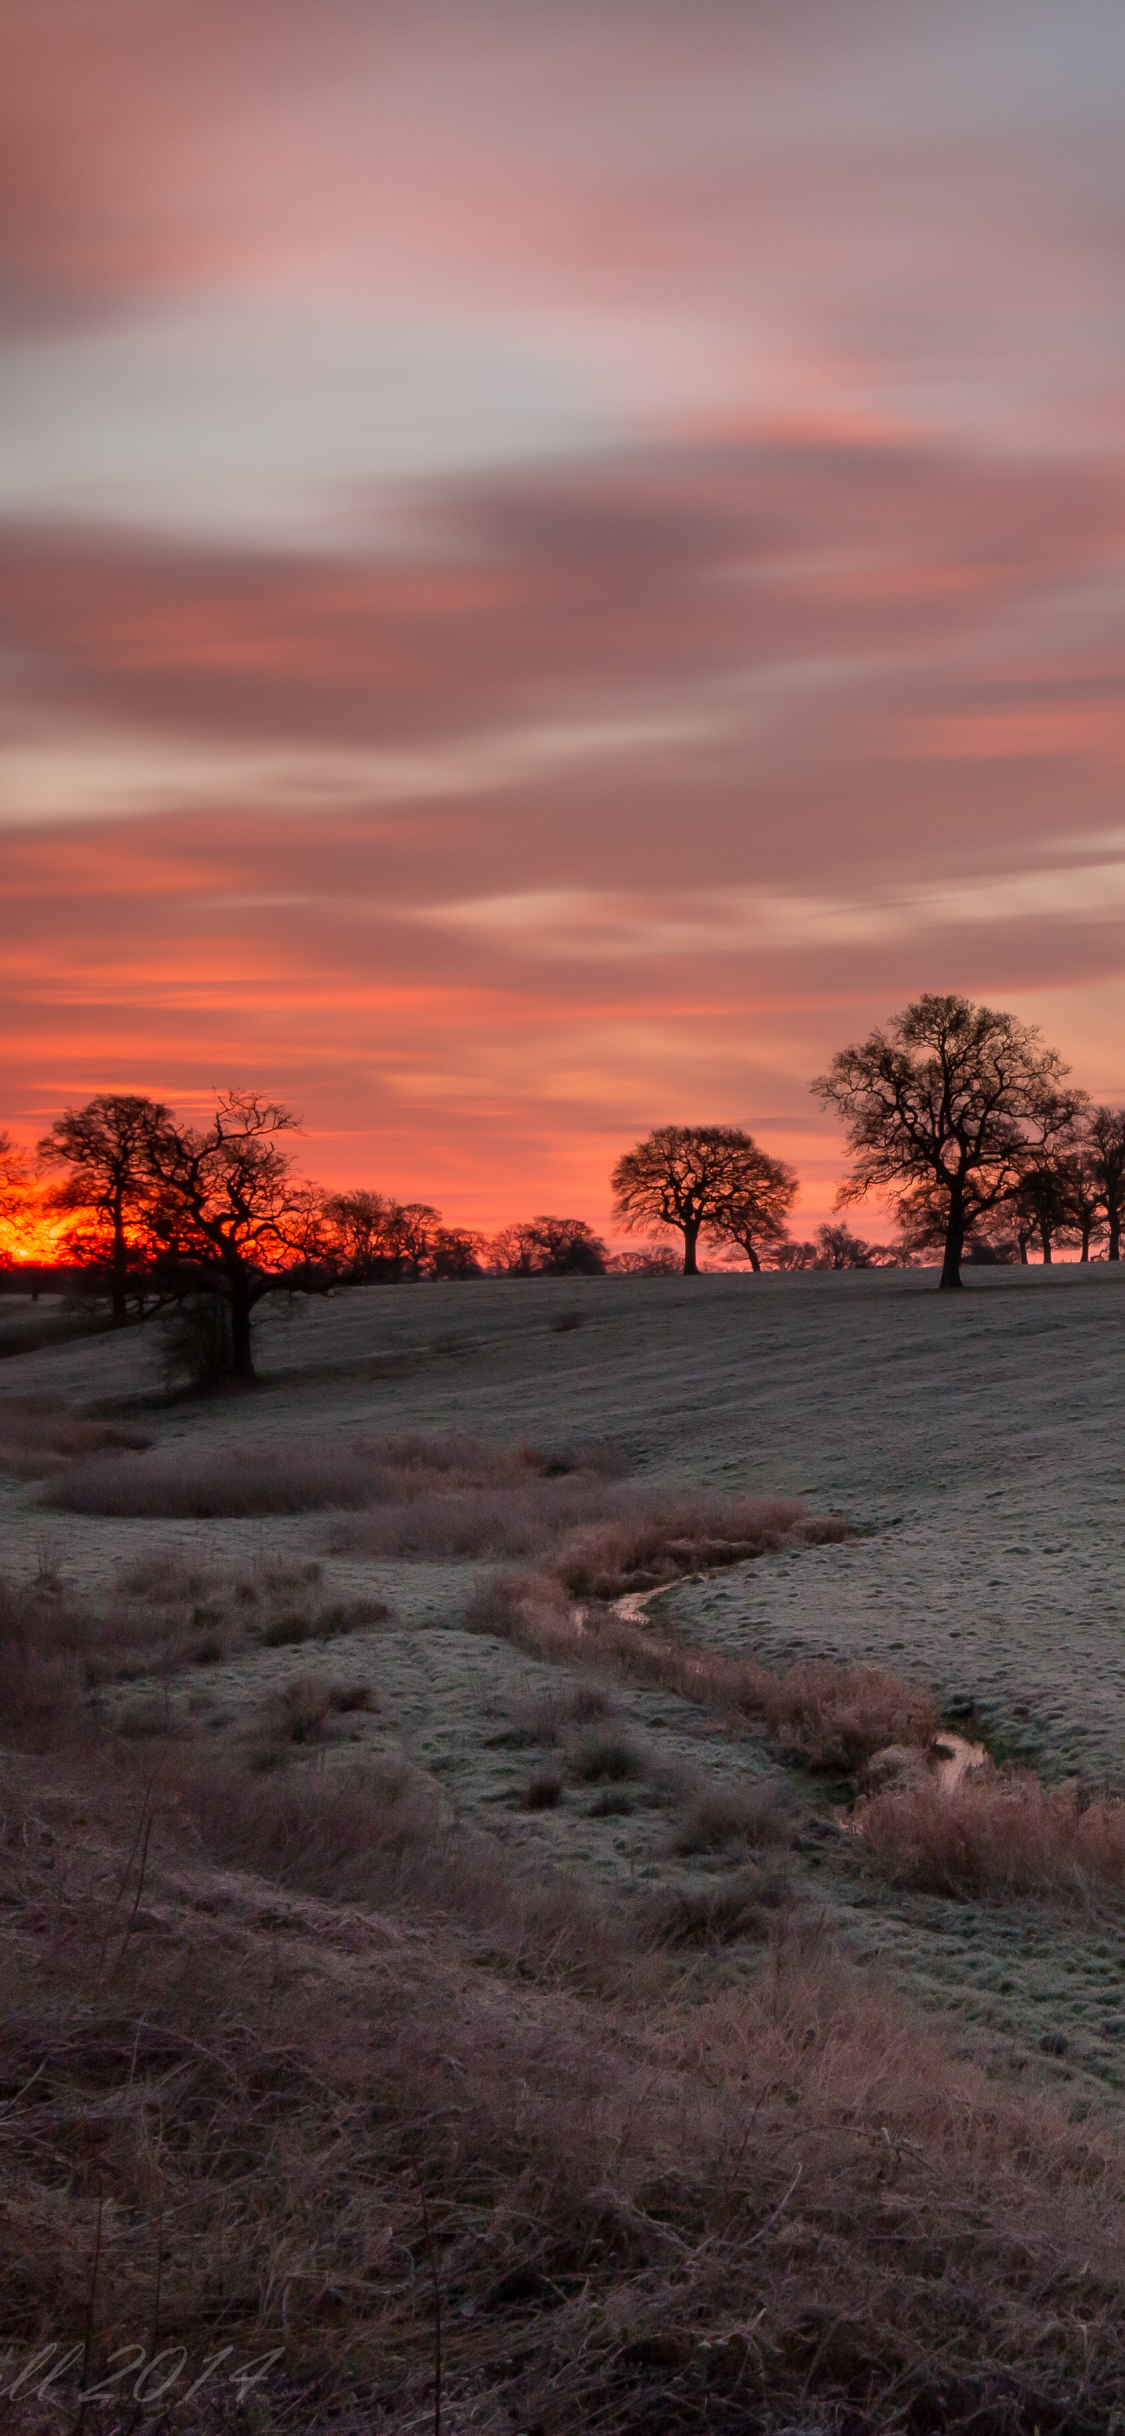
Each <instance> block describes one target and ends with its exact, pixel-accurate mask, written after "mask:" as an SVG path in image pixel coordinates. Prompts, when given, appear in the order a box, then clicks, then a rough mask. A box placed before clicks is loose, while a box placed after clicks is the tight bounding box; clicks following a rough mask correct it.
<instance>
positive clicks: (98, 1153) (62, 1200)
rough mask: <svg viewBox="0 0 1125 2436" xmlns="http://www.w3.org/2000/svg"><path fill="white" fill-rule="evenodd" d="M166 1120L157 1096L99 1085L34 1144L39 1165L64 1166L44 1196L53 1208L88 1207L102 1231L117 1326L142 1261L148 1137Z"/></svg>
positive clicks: (125, 1312)
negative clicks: (54, 1185)
mask: <svg viewBox="0 0 1125 2436" xmlns="http://www.w3.org/2000/svg"><path fill="white" fill-rule="evenodd" d="M167 1122H168V1111H167V1109H166V1108H165V1106H164V1105H163V1102H162V1101H160V1100H152V1099H148V1098H145V1097H144V1096H143V1095H141V1094H138V1093H134V1092H123V1091H102V1092H99V1093H98V1094H97V1096H96V1098H94V1099H92V1100H87V1102H86V1105H85V1107H84V1108H67V1109H65V1110H64V1112H63V1114H62V1116H61V1117H56V1119H55V1122H54V1124H53V1125H52V1127H51V1129H50V1132H49V1133H45V1134H44V1136H43V1139H42V1141H41V1142H40V1144H39V1151H38V1156H39V1158H40V1160H41V1162H42V1164H43V1166H44V1167H47V1168H56V1169H62V1170H64V1171H65V1181H64V1182H63V1183H62V1184H60V1185H59V1186H58V1188H57V1190H56V1191H55V1192H54V1194H53V1195H52V1201H53V1205H54V1207H55V1208H56V1209H60V1210H75V1211H77V1210H89V1211H91V1212H92V1214H93V1216H94V1217H95V1219H97V1220H98V1221H99V1222H100V1224H101V1226H102V1227H104V1228H105V1229H106V1230H107V1231H108V1233H109V1237H110V1253H109V1264H108V1265H109V1278H110V1298H111V1303H112V1314H113V1325H114V1327H115V1328H123V1327H124V1326H125V1323H126V1321H127V1319H128V1316H129V1287H130V1283H131V1282H133V1281H134V1280H135V1277H136V1272H137V1268H138V1255H139V1257H140V1263H141V1266H142V1270H143V1266H144V1264H145V1262H146V1260H147V1248H148V1247H147V1242H146V1241H145V1228H146V1218H147V1212H148V1207H149V1203H150V1202H151V1199H152V1178H151V1175H150V1173H149V1169H148V1165H147V1152H148V1144H149V1141H150V1139H151V1137H152V1135H153V1132H154V1130H156V1131H159V1129H160V1127H161V1126H162V1125H165V1124H167ZM138 1236H140V1237H141V1242H140V1243H139V1244H138V1240H137V1239H138Z"/></svg>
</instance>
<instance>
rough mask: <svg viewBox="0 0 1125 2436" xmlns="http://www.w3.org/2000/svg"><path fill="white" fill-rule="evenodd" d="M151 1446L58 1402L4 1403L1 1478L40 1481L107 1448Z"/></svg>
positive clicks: (26, 1399) (20, 1399)
mask: <svg viewBox="0 0 1125 2436" xmlns="http://www.w3.org/2000/svg"><path fill="white" fill-rule="evenodd" d="M148 1443H149V1441H148V1439H147V1438H142V1437H139V1436H138V1435H137V1434H136V1432H135V1431H131V1430H124V1429H115V1428H113V1427H112V1426H111V1424H110V1423H109V1422H106V1421H98V1420H92V1419H91V1418H90V1417H89V1416H88V1415H87V1414H85V1413H74V1412H71V1411H69V1410H68V1408H67V1406H66V1405H65V1404H64V1403H63V1402H62V1400H61V1398H59V1397H54V1396H3V1397H0V1473H5V1472H6V1473H7V1474H8V1476H9V1477H10V1478H11V1477H13V1476H14V1478H15V1479H17V1480H42V1479H43V1478H44V1477H45V1476H46V1475H47V1474H49V1473H51V1472H54V1471H57V1470H58V1468H59V1466H60V1465H61V1464H68V1463H71V1462H73V1460H74V1458H75V1457H77V1456H89V1455H92V1454H94V1453H95V1452H96V1451H98V1450H99V1449H105V1448H109V1447H113V1448H119V1449H123V1448H126V1447H129V1448H133V1449H137V1450H139V1449H141V1448H144V1447H147V1445H148Z"/></svg>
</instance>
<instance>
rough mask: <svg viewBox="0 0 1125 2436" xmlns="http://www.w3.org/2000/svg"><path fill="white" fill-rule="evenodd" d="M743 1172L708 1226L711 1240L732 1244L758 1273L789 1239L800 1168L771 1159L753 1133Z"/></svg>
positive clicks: (744, 1155) (749, 1140)
mask: <svg viewBox="0 0 1125 2436" xmlns="http://www.w3.org/2000/svg"><path fill="white" fill-rule="evenodd" d="M743 1138H744V1140H745V1142H746V1145H747V1148H746V1151H745V1153H744V1154H743V1156H742V1158H741V1160H740V1162H739V1167H740V1173H739V1176H738V1179H737V1181H736V1183H735V1184H734V1186H733V1188H732V1190H731V1192H730V1194H729V1196H728V1197H727V1198H726V1199H724V1200H723V1201H722V1202H721V1203H720V1204H719V1207H718V1210H717V1212H716V1215H715V1217H714V1218H712V1219H709V1220H708V1221H707V1222H706V1224H705V1226H704V1230H703V1231H704V1235H705V1237H706V1239H707V1241H708V1242H709V1243H712V1244H715V1245H723V1244H729V1245H731V1246H734V1247H736V1248H737V1249H738V1251H740V1252H742V1253H744V1254H745V1257H746V1259H747V1260H748V1261H749V1263H750V1266H751V1268H752V1269H753V1270H754V1272H755V1274H757V1272H758V1271H759V1270H760V1268H761V1266H762V1255H763V1253H765V1254H767V1255H768V1254H769V1253H770V1252H772V1251H773V1250H774V1249H775V1247H776V1245H778V1244H779V1243H784V1242H785V1240H786V1233H785V1227H786V1220H787V1218H788V1216H789V1212H790V1210H791V1209H792V1207H793V1203H794V1202H795V1200H796V1198H797V1192H798V1180H797V1174H796V1170H795V1169H794V1168H792V1167H787V1166H786V1163H785V1161H784V1159H771V1157H770V1155H769V1152H768V1151H765V1150H760V1149H759V1148H758V1145H757V1143H756V1142H754V1141H752V1139H751V1137H750V1135H749V1134H747V1135H745V1136H744V1137H743Z"/></svg>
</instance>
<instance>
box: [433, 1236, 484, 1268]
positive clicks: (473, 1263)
mask: <svg viewBox="0 0 1125 2436" xmlns="http://www.w3.org/2000/svg"><path fill="white" fill-rule="evenodd" d="M487 1253H488V1238H487V1236H486V1235H475V1234H474V1233H473V1232H472V1230H471V1229H470V1228H467V1227H450V1226H439V1227H438V1229H437V1232H436V1234H435V1235H434V1237H433V1239H432V1241H431V1244H430V1275H431V1277H439V1278H440V1277H448V1278H453V1277H483V1275H484V1262H485V1258H486V1256H487Z"/></svg>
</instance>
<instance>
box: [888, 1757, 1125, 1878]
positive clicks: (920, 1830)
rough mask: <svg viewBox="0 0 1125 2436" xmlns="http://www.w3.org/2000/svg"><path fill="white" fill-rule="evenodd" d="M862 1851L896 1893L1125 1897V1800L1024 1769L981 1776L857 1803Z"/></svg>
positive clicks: (979, 1773)
mask: <svg viewBox="0 0 1125 2436" xmlns="http://www.w3.org/2000/svg"><path fill="white" fill-rule="evenodd" d="M855 1821H856V1825H857V1827H858V1828H859V1829H860V1830H861V1832H862V1837H863V1848H864V1850H865V1851H866V1852H867V1853H868V1854H869V1855H870V1857H871V1859H872V1861H873V1862H874V1863H875V1865H876V1867H877V1868H878V1869H879V1870H880V1871H881V1872H882V1874H883V1875H884V1876H886V1877H888V1878H890V1879H891V1880H892V1881H893V1883H894V1884H895V1885H896V1886H910V1887H918V1888H921V1889H923V1890H924V1891H925V1892H926V1893H928V1894H938V1895H953V1896H975V1895H985V1896H996V1897H1003V1896H1005V1895H1053V1896H1066V1897H1068V1898H1070V1899H1075V1898H1077V1899H1078V1900H1079V1901H1080V1902H1082V1901H1085V1900H1087V1899H1088V1898H1090V1897H1091V1896H1093V1895H1097V1896H1099V1897H1103V1896H1107V1895H1108V1896H1110V1897H1114V1898H1120V1897H1121V1896H1122V1895H1123V1894H1125V1800H1122V1799H1120V1798H1117V1797H1114V1796H1110V1795H1098V1794H1090V1793H1088V1792H1084V1791H1083V1790H1082V1789H1080V1788H1074V1787H1070V1786H1059V1787H1056V1788H1055V1789H1054V1790H1048V1789H1047V1788H1046V1787H1045V1786H1043V1785H1041V1784H1040V1783H1039V1781H1038V1779H1037V1778H1036V1777H1034V1776H1030V1775H1028V1774H1027V1773H1026V1772H1023V1771H1019V1770H1006V1771H1001V1770H998V1769H994V1768H991V1767H984V1768H978V1769H974V1770H973V1771H972V1773H971V1774H970V1775H968V1776H966V1777H964V1778H963V1779H962V1781H961V1783H960V1784H959V1785H958V1786H957V1787H956V1788H955V1789H954V1790H952V1791H950V1792H945V1791H944V1790H943V1789H942V1787H941V1786H940V1785H938V1784H935V1783H933V1782H932V1780H931V1781H925V1780H924V1781H922V1782H920V1783H913V1784H910V1785H907V1786H904V1787H903V1788H901V1789H899V1790H894V1789H892V1790H890V1791H888V1792H885V1793H876V1794H873V1795H872V1796H871V1797H870V1799H868V1800H866V1801H863V1802H860V1803H857V1805H856V1810H855Z"/></svg>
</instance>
